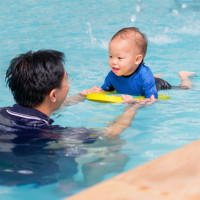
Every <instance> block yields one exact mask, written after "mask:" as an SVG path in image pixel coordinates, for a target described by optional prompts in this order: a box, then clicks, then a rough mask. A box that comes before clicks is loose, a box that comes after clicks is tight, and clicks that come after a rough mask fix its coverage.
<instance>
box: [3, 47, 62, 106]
mask: <svg viewBox="0 0 200 200" xmlns="http://www.w3.org/2000/svg"><path fill="white" fill-rule="evenodd" d="M64 59H65V55H64V53H62V52H59V51H54V50H39V51H37V52H32V51H29V52H27V53H25V54H21V55H19V56H17V57H15V58H13V59H12V60H11V62H10V66H9V68H8V70H7V72H6V81H7V85H8V86H9V88H10V90H11V92H12V94H13V97H14V99H15V101H16V102H17V103H18V104H19V105H21V106H26V107H35V106H38V105H40V104H41V103H42V102H43V101H44V98H45V96H46V95H47V94H49V93H50V92H51V90H53V89H55V88H59V87H60V86H61V82H62V79H63V77H64V66H63V64H64Z"/></svg>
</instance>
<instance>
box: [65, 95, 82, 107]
mask: <svg viewBox="0 0 200 200" xmlns="http://www.w3.org/2000/svg"><path fill="white" fill-rule="evenodd" d="M85 99H86V96H85V95H82V94H81V93H78V94H75V95H72V96H71V97H67V98H66V99H65V101H64V102H63V104H62V106H67V105H70V104H76V103H78V102H80V101H84V100H85Z"/></svg>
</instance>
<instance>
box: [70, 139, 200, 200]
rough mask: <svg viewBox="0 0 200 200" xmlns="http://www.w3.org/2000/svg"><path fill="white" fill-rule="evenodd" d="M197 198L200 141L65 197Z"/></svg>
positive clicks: (199, 192)
mask: <svg viewBox="0 0 200 200" xmlns="http://www.w3.org/2000/svg"><path fill="white" fill-rule="evenodd" d="M158 199H159V200H185V199H190V200H200V140H197V141H195V142H193V143H191V144H189V145H187V146H184V147H182V148H180V149H178V150H176V151H173V152H171V153H169V154H167V155H165V156H162V157H160V158H158V159H156V160H153V161H151V162H149V163H146V164H144V165H142V166H140V167H138V168H136V169H133V170H130V171H128V172H125V173H123V174H120V175H118V176H116V177H114V178H112V179H110V180H108V181H105V182H102V183H100V184H97V185H95V186H93V187H91V188H89V189H87V190H85V191H83V192H81V193H79V194H77V195H75V196H72V197H70V198H67V200H158Z"/></svg>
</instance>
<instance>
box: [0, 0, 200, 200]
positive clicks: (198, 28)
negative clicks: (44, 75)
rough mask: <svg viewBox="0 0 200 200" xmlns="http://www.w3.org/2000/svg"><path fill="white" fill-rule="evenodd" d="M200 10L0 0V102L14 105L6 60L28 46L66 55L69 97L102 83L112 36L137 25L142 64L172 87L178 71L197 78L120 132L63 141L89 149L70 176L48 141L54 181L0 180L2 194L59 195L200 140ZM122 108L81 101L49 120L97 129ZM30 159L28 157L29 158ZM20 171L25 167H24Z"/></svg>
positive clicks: (116, 1) (173, 4)
mask: <svg viewBox="0 0 200 200" xmlns="http://www.w3.org/2000/svg"><path fill="white" fill-rule="evenodd" d="M199 10H200V1H199V0H190V1H189V0H188V1H186V0H185V1H184V0H182V1H181V0H170V1H169V0H164V1H158V0H149V1H143V0H132V1H131V0H128V1H120V0H109V1H108V0H107V1H106V0H102V1H98V0H93V1H89V0H84V1H81V0H76V1H69V0H65V1H64V0H57V1H56V0H44V1H40V2H39V1H37V0H29V1H26V0H21V1H13V0H1V7H0V41H1V49H0V85H1V98H0V106H1V107H3V106H8V105H12V104H13V103H14V101H13V98H12V95H11V94H10V92H9V89H8V88H7V87H6V84H5V73H6V69H7V67H8V65H9V61H10V59H11V58H13V57H14V56H16V55H17V54H20V53H24V52H26V51H28V50H33V51H36V50H39V49H55V50H59V51H63V52H64V53H65V54H66V65H65V69H66V70H67V71H68V73H69V74H71V75H72V76H73V79H74V80H73V82H72V83H70V92H69V96H71V95H73V94H75V93H79V92H81V91H82V90H84V89H86V88H90V87H92V86H93V85H98V86H101V84H102V83H103V80H104V77H105V76H106V74H107V73H108V72H109V66H108V43H109V40H110V38H111V37H112V35H113V34H115V33H116V32H117V31H118V30H119V29H121V28H124V27H127V26H136V27H138V28H139V29H140V30H141V31H142V32H143V33H145V34H146V35H147V38H148V42H149V43H148V51H147V55H146V58H145V63H146V65H147V66H149V67H150V68H151V69H152V71H153V73H164V76H163V78H164V79H166V80H167V81H168V82H170V83H171V84H172V85H179V83H180V78H179V76H178V72H179V71H181V70H187V71H195V72H196V73H197V76H195V77H192V79H191V80H192V82H193V84H194V88H193V89H190V90H175V89H174V90H168V91H161V92H160V94H166V95H169V96H170V97H171V99H170V100H166V101H165V100H162V101H158V102H157V103H155V104H153V105H151V106H148V107H145V108H142V109H140V110H138V112H137V115H136V117H135V119H134V120H133V122H132V125H131V126H130V127H129V128H128V129H126V130H125V131H124V132H123V133H122V134H121V135H120V137H119V138H116V139H109V140H105V139H100V140H99V141H98V142H96V143H94V144H75V143H72V144H70V141H67V140H66V139H65V140H63V141H62V147H66V146H70V145H73V146H75V147H78V148H80V149H81V150H82V151H83V152H86V153H82V154H81V156H78V157H77V156H75V157H76V158H75V160H76V163H77V166H75V167H76V168H77V169H76V170H77V172H76V174H74V175H73V177H71V178H70V179H68V178H65V175H67V173H69V172H68V170H66V166H67V165H68V161H67V160H66V159H65V158H66V157H68V154H67V152H65V150H66V149H65V148H59V145H57V146H56V145H55V146H52V147H51V150H53V152H54V153H55V154H54V156H52V154H51V153H52V152H50V151H49V152H48V155H46V159H49V158H50V159H52V157H53V158H54V162H55V164H58V165H59V170H57V171H56V173H55V175H54V174H53V175H52V174H51V176H53V178H54V179H55V181H52V183H50V184H45V183H44V184H41V185H34V184H25V185H21V186H7V185H4V184H3V182H2V181H0V183H1V186H0V199H7V200H13V199H15V200H19V199H20V200H21V199H30V200H32V199H38V200H40V199H44V196H45V198H46V199H49V200H60V199H62V198H64V197H68V196H70V195H72V194H75V193H77V192H79V191H81V190H83V189H85V188H87V187H89V186H92V185H94V184H96V183H98V182H100V181H103V180H106V179H108V178H110V177H113V176H115V175H117V174H119V173H121V172H124V171H127V170H129V169H132V168H134V167H137V166H139V165H141V164H144V163H146V162H148V161H150V160H152V159H155V158H157V157H159V156H161V155H164V154H166V153H168V152H170V151H172V150H175V149H177V148H179V147H181V146H183V145H186V144H188V143H190V142H192V141H194V140H196V139H198V138H199V136H200V132H199V130H200V123H199V122H200V121H199V119H200V101H199V92H200V84H199V83H200V81H199V74H200V68H199V58H200V57H199V52H200V45H199V44H200V15H199ZM125 106H126V105H122V104H109V103H97V102H92V101H87V100H86V101H84V102H81V103H79V104H76V105H72V106H69V107H65V108H62V109H61V110H60V112H57V113H55V114H54V115H53V116H52V118H53V119H54V120H55V124H59V125H61V126H71V127H88V128H97V129H100V128H102V127H104V126H107V125H108V124H109V122H110V121H113V120H115V119H116V117H117V116H118V115H120V114H121V113H122V112H123V110H124V108H125ZM9 145H10V146H9ZM11 149H12V144H10V143H9V144H1V147H0V151H1V152H2V153H4V152H5V151H6V150H7V151H8V150H9V151H11ZM11 152H12V151H11ZM55 155H56V156H55ZM74 155H76V152H75V153H74ZM18 156H19V157H20V156H21V155H18ZM42 156H44V155H38V158H41V157H42ZM20 158H21V159H22V157H20ZM27 158H29V157H27ZM44 158H45V157H44ZM33 159H37V157H35V156H33ZM183 159H184V158H183ZM1 162H2V160H0V165H2V163H1ZM16 162H17V161H16ZM27 162H29V164H30V163H32V162H33V160H31V157H30V161H27ZM42 164H43V162H42V161H41V163H39V164H38V165H42ZM47 168H48V166H47ZM47 171H48V170H47ZM19 172H21V173H25V172H24V171H23V168H22V169H21V171H20V170H19ZM41 173H42V172H41ZM0 178H1V177H0ZM38 179H40V178H39V177H38Z"/></svg>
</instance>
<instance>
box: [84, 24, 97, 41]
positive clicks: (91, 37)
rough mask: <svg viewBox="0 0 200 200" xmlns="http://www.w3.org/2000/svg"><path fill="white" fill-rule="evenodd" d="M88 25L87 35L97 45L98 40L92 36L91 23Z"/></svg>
mask: <svg viewBox="0 0 200 200" xmlns="http://www.w3.org/2000/svg"><path fill="white" fill-rule="evenodd" d="M87 25H88V28H89V29H88V31H87V32H86V33H89V35H90V39H91V42H92V44H95V43H96V38H95V37H94V36H93V34H92V27H91V24H90V22H87Z"/></svg>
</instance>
